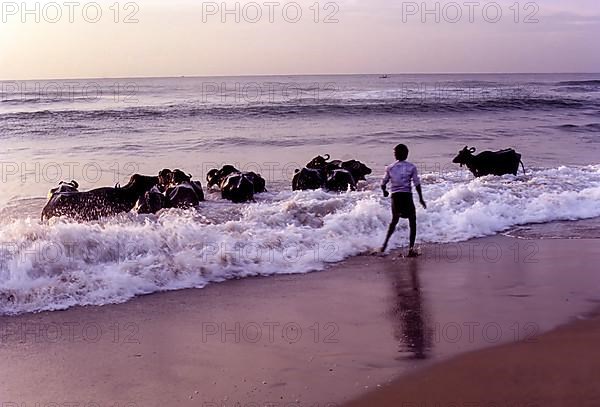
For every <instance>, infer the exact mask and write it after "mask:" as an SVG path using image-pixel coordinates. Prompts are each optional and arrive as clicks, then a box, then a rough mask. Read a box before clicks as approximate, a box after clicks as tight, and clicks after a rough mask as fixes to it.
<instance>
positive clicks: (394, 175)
mask: <svg viewBox="0 0 600 407" xmlns="http://www.w3.org/2000/svg"><path fill="white" fill-rule="evenodd" d="M394 156H395V157H396V160H398V161H396V162H395V163H393V164H391V165H389V166H388V167H387V168H386V169H385V176H384V177H383V180H382V182H381V189H382V190H383V196H384V197H386V198H387V197H388V196H389V192H388V191H387V189H386V186H387V184H388V182H390V181H391V182H392V223H390V228H389V229H388V233H387V236H386V238H385V242H384V243H383V247H382V248H381V252H382V253H383V252H385V249H386V248H387V245H388V242H389V240H390V237H392V235H393V234H394V230H396V226H397V225H398V221H399V220H400V218H404V219H408V224H409V226H410V246H409V249H408V257H416V256H417V252H416V251H415V239H416V237H417V213H416V210H415V204H414V202H413V197H412V188H411V182H412V184H414V185H415V189H416V190H417V193H418V194H419V202H421V205H423V208H425V209H427V205H425V201H424V200H423V192H422V191H421V181H420V180H419V175H418V174H417V167H415V165H414V164H413V163H410V162H408V161H406V159H407V158H408V147H406V146H405V145H404V144H398V145H397V146H396V147H395V148H394Z"/></svg>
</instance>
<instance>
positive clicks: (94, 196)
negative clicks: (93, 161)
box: [42, 147, 523, 220]
mask: <svg viewBox="0 0 600 407" xmlns="http://www.w3.org/2000/svg"><path fill="white" fill-rule="evenodd" d="M474 152H475V149H474V148H468V147H465V148H464V149H463V150H461V151H460V152H459V154H458V156H457V157H456V158H455V159H454V160H453V162H454V163H457V164H460V165H461V167H462V166H463V165H466V166H467V167H468V168H469V170H470V171H471V172H472V173H473V175H475V176H476V177H481V176H484V175H504V174H514V175H516V174H517V172H518V169H519V163H521V165H522V164H523V163H522V162H521V155H520V154H518V153H516V152H515V151H514V150H512V149H507V150H501V151H496V152H491V151H485V152H483V153H481V154H478V155H473V153H474ZM371 173H372V171H371V169H370V168H369V167H367V166H366V165H365V164H363V163H361V162H360V161H356V160H350V161H341V160H331V157H330V156H329V155H328V154H327V155H325V156H324V157H322V156H318V157H315V158H314V159H312V160H311V161H310V162H309V163H308V164H306V167H304V168H302V169H297V170H296V172H295V174H294V177H293V180H292V189H293V190H294V191H301V190H310V189H319V188H323V189H325V190H328V191H333V192H346V191H354V190H356V185H357V183H358V182H359V181H361V180H366V178H365V176H366V175H369V174H371ZM206 180H207V182H208V183H207V188H208V189H209V190H210V189H214V188H217V189H218V190H220V192H221V197H222V198H223V199H227V200H230V201H232V202H234V203H242V202H249V201H252V200H253V199H254V194H260V193H263V192H267V189H266V182H265V179H264V178H262V177H261V176H260V174H256V173H254V172H243V171H239V170H238V169H236V168H235V167H234V166H232V165H225V166H223V167H222V168H221V169H213V170H210V171H209V172H208V174H207V177H206ZM48 195H49V198H48V202H47V203H46V206H44V209H43V210H42V220H47V219H50V218H53V217H57V216H67V217H70V218H74V219H78V220H96V219H99V218H102V217H106V216H113V215H116V214H118V213H122V212H129V211H131V210H135V211H136V212H137V213H141V214H154V213H156V212H158V211H159V210H161V209H164V208H191V207H195V206H197V205H198V204H199V203H200V202H202V201H204V190H203V188H202V184H201V182H200V181H196V180H192V176H191V175H189V174H186V173H184V172H183V171H181V170H178V169H177V170H173V171H171V170H169V169H163V170H162V171H160V172H159V173H158V175H157V176H146V175H140V174H135V175H133V176H132V177H131V178H130V180H129V182H128V183H127V185H125V186H119V185H116V186H115V187H104V188H97V189H92V190H90V191H79V185H78V184H77V182H76V181H70V182H61V183H60V184H59V185H58V187H56V188H53V189H52V190H50V193H49V194H48Z"/></svg>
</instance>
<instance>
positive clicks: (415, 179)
mask: <svg viewBox="0 0 600 407" xmlns="http://www.w3.org/2000/svg"><path fill="white" fill-rule="evenodd" d="M412 180H413V183H414V184H415V189H416V190H417V194H419V202H420V203H421V206H423V208H425V209H427V205H426V204H425V200H424V199H423V190H422V189H421V180H420V179H419V174H418V172H417V167H415V168H414V170H413V175H412Z"/></svg>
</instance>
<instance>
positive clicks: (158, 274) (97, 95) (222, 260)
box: [0, 74, 600, 314]
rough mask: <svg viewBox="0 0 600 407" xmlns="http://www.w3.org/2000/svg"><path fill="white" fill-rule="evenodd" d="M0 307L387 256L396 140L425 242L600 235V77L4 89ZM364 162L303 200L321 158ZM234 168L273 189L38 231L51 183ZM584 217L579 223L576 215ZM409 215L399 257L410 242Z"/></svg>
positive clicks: (105, 182)
mask: <svg viewBox="0 0 600 407" xmlns="http://www.w3.org/2000/svg"><path fill="white" fill-rule="evenodd" d="M0 140H1V142H2V149H0V176H1V177H2V189H3V194H2V196H0V215H1V216H0V314H19V313H27V312H39V311H43V310H60V309H65V308H69V307H72V306H77V305H103V304H109V303H119V302H123V301H127V300H128V299H131V298H132V297H134V296H137V295H142V294H149V293H153V292H158V291H165V290H176V289H183V288H201V287H204V286H206V285H207V284H209V283H214V282H221V281H225V280H229V279H237V278H243V277H248V276H259V275H260V276H268V275H274V274H293V273H306V272H310V271H316V270H324V269H326V267H327V266H328V265H329V264H332V263H335V262H338V261H340V260H343V259H345V258H348V257H350V256H354V255H358V254H361V253H364V252H368V251H370V250H373V249H376V248H378V247H380V246H381V244H382V242H383V238H384V235H385V231H386V228H387V224H388V222H389V220H390V213H389V212H390V209H389V200H388V199H384V198H383V197H382V196H381V191H380V189H379V181H380V178H381V175H382V173H383V170H384V167H385V165H387V164H389V163H391V162H392V161H393V156H392V149H393V147H394V145H396V144H397V143H400V142H402V143H405V144H407V145H408V146H409V148H410V155H409V160H410V161H412V162H413V163H415V164H416V165H417V168H418V169H419V172H420V175H421V179H422V181H423V191H424V196H425V200H426V201H427V203H428V208H427V210H424V209H422V208H420V207H419V208H418V210H417V216H418V235H417V244H423V243H428V244H429V243H442V242H462V241H466V240H468V239H471V238H475V237H481V236H490V235H494V234H498V233H505V234H509V235H512V236H516V237H519V238H523V239H530V238H554V237H567V238H598V237H600V236H598V230H599V229H598V225H599V224H600V222H598V218H599V217H600V205H599V204H598V203H599V201H600V159H599V158H598V157H599V146H600V144H599V143H600V74H560V75H558V74H552V75H550V74H518V75H517V74H510V75H509V74H506V75H500V74H493V75H492V74H480V75H389V76H387V77H382V76H380V75H337V76H273V77H268V76H260V77H207V78H201V77H189V78H188V77H181V78H144V79H139V78H130V79H73V80H60V81H4V82H0ZM465 146H469V147H476V148H477V149H478V151H484V150H488V149H490V150H497V149H503V148H509V147H512V148H514V149H516V150H517V151H518V152H519V153H521V154H522V155H523V162H524V164H525V167H526V174H523V173H519V174H518V175H517V176H513V175H507V176H503V177H484V178H480V179H474V178H473V176H472V175H471V174H470V173H469V172H468V171H466V169H465V168H460V167H459V166H458V165H455V164H452V158H453V157H454V156H455V155H456V154H457V152H458V151H459V150H460V149H462V148H463V147H465ZM324 154H330V155H331V156H332V158H334V159H343V160H347V159H357V160H360V161H362V162H364V163H366V164H367V165H368V166H369V167H371V168H372V169H373V174H371V176H369V177H368V178H367V182H364V183H361V185H360V186H359V189H358V191H356V192H351V193H343V194H337V193H328V192H325V191H321V190H318V191H306V192H292V191H291V178H292V176H293V174H294V170H295V169H296V168H300V167H302V166H304V165H305V163H306V162H308V161H309V160H310V159H312V158H313V157H315V156H317V155H324ZM223 164H234V165H236V166H237V167H238V168H240V169H242V170H247V171H255V172H258V173H260V174H262V176H263V177H264V178H266V180H267V188H268V190H269V192H267V193H265V194H261V195H258V196H257V197H256V202H254V203H249V204H243V205H235V204H232V203H229V202H225V201H223V200H221V199H220V195H219V193H217V192H214V191H213V192H210V193H208V194H207V198H208V200H207V201H206V202H204V203H202V204H201V206H200V207H199V208H198V209H197V210H189V211H182V210H171V211H167V212H165V213H162V214H160V215H159V216H142V215H135V214H123V215H120V216H117V217H115V218H111V219H105V220H101V221H98V222H88V223H76V222H72V221H69V220H68V219H54V220H52V221H50V222H48V223H42V222H41V221H40V212H41V209H42V207H43V206H44V204H45V202H46V199H47V198H46V197H47V193H48V190H49V189H50V188H52V187H55V186H56V185H57V184H58V182H59V181H61V180H70V179H75V180H77V181H78V182H79V184H80V187H81V189H90V188H94V187H100V186H112V185H115V184H117V183H120V184H125V183H126V182H127V180H128V178H129V177H130V176H131V175H132V174H133V173H142V174H146V175H154V174H157V173H158V171H159V170H160V169H162V168H171V169H175V168H180V169H182V170H184V171H186V172H187V173H191V174H192V175H193V176H194V179H199V180H202V181H203V183H204V184H206V182H205V174H206V173H207V172H208V170H210V169H211V168H216V167H220V166H222V165H223ZM582 220H583V222H581V221H582ZM406 229H407V226H406V225H405V224H404V223H403V222H401V224H400V226H399V227H398V232H397V233H396V234H395V236H394V238H393V239H392V242H391V246H393V247H404V246H406V244H407V230H406Z"/></svg>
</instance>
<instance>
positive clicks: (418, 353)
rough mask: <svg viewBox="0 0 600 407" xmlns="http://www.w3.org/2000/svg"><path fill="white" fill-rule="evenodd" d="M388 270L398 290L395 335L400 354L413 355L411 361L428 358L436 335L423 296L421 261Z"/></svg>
mask: <svg viewBox="0 0 600 407" xmlns="http://www.w3.org/2000/svg"><path fill="white" fill-rule="evenodd" d="M388 269H389V270H388V271H389V273H388V275H389V276H390V278H391V279H392V289H393V291H394V293H393V297H394V304H393V307H392V318H393V320H394V336H395V337H396V338H397V339H398V340H399V341H400V352H402V353H409V355H407V357H410V358H415V359H426V358H427V357H428V353H429V351H430V350H431V343H432V341H431V337H432V335H431V329H430V327H429V326H428V325H429V324H428V318H427V317H428V315H427V311H426V305H425V304H424V300H423V296H422V293H421V284H420V280H419V260H418V259H400V260H398V261H396V262H394V263H391V264H390V265H389V266H388Z"/></svg>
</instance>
